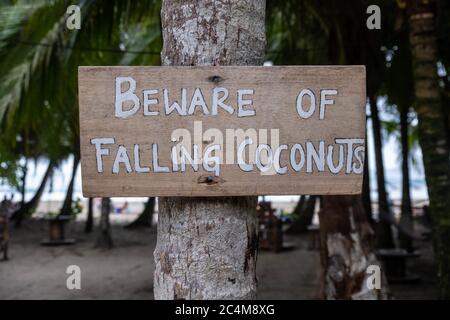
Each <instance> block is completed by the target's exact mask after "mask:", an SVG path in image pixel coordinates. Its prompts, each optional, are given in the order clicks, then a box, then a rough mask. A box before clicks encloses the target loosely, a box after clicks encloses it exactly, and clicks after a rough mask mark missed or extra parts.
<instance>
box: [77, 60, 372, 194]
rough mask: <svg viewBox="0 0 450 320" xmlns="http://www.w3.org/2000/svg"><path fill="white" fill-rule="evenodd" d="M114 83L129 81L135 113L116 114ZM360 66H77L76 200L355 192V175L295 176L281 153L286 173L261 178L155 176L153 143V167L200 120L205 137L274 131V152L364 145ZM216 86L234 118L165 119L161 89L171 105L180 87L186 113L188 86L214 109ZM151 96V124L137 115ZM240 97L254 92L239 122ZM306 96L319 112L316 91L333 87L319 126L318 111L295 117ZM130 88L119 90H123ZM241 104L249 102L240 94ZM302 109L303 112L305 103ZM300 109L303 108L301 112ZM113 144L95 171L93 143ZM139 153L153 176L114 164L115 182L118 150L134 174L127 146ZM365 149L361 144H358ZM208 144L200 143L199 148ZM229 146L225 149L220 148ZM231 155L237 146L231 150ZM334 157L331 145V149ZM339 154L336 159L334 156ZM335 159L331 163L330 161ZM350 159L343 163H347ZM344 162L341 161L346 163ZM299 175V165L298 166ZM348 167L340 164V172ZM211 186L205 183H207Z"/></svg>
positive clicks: (230, 170)
mask: <svg viewBox="0 0 450 320" xmlns="http://www.w3.org/2000/svg"><path fill="white" fill-rule="evenodd" d="M117 77H132V78H133V79H134V80H136V84H137V86H136V90H135V93H136V95H137V96H138V97H139V99H140V103H141V107H140V109H139V111H138V112H137V113H136V114H134V115H132V116H130V117H128V118H118V117H116V116H115V109H114V108H115V91H116V84H115V81H116V78H117ZM365 77H366V75H365V68H364V67H363V66H286V67H80V68H79V72H78V81H79V104H80V146H81V165H82V184H83V195H84V196H86V197H106V196H115V197H121V196H123V197H125V196H127V197H128V196H241V195H290V194H292V195H299V194H310V195H328V194H335V195H340V194H359V193H361V186H362V174H361V173H358V174H357V173H355V172H350V173H346V172H345V170H341V171H340V172H339V173H337V174H333V173H331V172H330V171H329V170H325V171H324V172H319V171H318V170H317V167H316V166H313V168H314V171H313V172H312V173H308V172H306V170H305V168H304V169H302V170H300V171H299V172H296V171H294V170H293V169H292V167H291V166H290V165H289V151H287V152H282V154H281V158H280V163H281V164H282V165H287V167H288V172H287V173H286V174H283V175H281V174H275V175H263V174H261V172H259V171H258V170H255V171H252V172H243V171H242V170H241V169H240V168H239V166H238V165H237V164H222V165H221V166H220V175H219V176H218V177H214V175H213V174H211V172H206V171H205V170H203V168H202V167H201V166H200V169H199V170H198V171H197V172H194V171H193V170H192V169H191V168H190V166H189V165H188V166H187V170H186V172H182V173H181V172H170V173H161V172H158V173H155V172H153V168H152V151H151V146H152V144H153V143H157V144H158V148H159V150H158V151H159V163H160V165H164V166H169V167H170V168H171V158H170V154H171V149H170V148H171V147H172V145H173V143H172V142H171V133H172V132H173V131H174V130H175V129H179V128H185V129H187V130H189V131H190V132H191V133H192V132H193V128H194V121H201V122H202V128H203V132H205V131H206V130H208V129H211V128H217V129H220V130H221V131H222V132H223V134H224V137H225V130H226V129H237V128H242V129H244V130H247V129H248V128H254V129H256V130H259V129H268V131H269V144H270V129H279V142H280V144H287V145H288V146H289V148H291V147H292V146H293V145H294V144H296V143H298V144H301V145H303V146H305V143H307V142H312V143H313V144H315V145H316V146H318V142H319V141H321V140H323V141H324V142H325V147H327V146H328V145H333V144H335V142H336V141H335V139H337V138H358V139H364V138H365V98H366V93H365V86H366V84H365V83H366V82H365ZM215 87H224V88H227V90H228V91H229V97H228V99H227V100H226V103H227V104H229V105H231V106H233V107H234V109H235V111H234V113H233V114H229V113H227V112H225V111H224V110H223V109H219V112H218V114H217V115H214V116H213V115H211V114H208V115H205V114H203V113H202V112H201V110H202V108H201V107H197V108H196V109H195V113H194V114H193V115H187V116H180V115H178V114H174V113H172V114H169V115H165V113H164V106H163V104H164V99H163V94H162V89H164V88H165V89H168V92H169V96H170V99H171V100H174V99H176V100H179V99H180V92H181V88H186V89H187V92H188V93H187V96H188V99H187V101H188V107H189V103H190V99H191V97H192V94H193V92H194V90H195V88H200V89H201V91H202V93H203V96H204V98H205V102H206V104H207V105H208V107H209V111H211V92H212V90H213V88H215ZM148 89H158V90H159V92H158V94H155V95H154V96H153V97H154V98H158V100H159V104H158V105H155V106H151V110H155V111H159V112H160V114H159V115H158V116H144V114H143V107H142V104H143V96H142V92H143V90H148ZM238 89H253V90H254V94H253V96H252V106H251V107H250V109H252V110H255V112H256V114H255V116H252V117H238V116H237V111H236V109H237V106H236V100H237V99H236V93H237V90H238ZM303 89H310V90H311V91H312V92H314V93H315V96H316V99H317V101H316V103H317V104H319V98H320V91H321V90H323V89H336V90H337V92H338V94H337V95H336V96H335V98H334V100H335V101H334V105H328V106H326V113H325V118H324V119H322V120H321V119H319V105H317V108H316V112H315V113H314V114H313V115H312V116H311V117H310V118H308V119H302V118H301V117H300V116H299V114H298V112H297V108H296V100H297V96H298V94H299V93H300V91H301V90H303ZM125 90H127V88H126V87H123V88H122V91H125ZM247 97H248V96H247ZM308 101H309V100H306V101H305V105H306V106H307V105H308ZM305 109H307V108H305ZM109 137H113V138H114V139H115V144H114V145H108V146H106V145H105V146H104V148H107V149H109V153H110V154H109V155H107V156H103V157H102V159H103V167H104V170H103V172H102V173H99V172H97V160H96V148H95V145H93V144H92V143H91V139H94V138H109ZM134 144H139V145H140V146H141V151H140V156H141V164H142V165H144V164H145V165H149V167H150V172H145V173H137V172H135V171H134V170H133V172H131V173H127V172H126V170H125V166H123V165H121V166H120V172H119V173H118V174H116V173H113V172H112V166H113V162H114V159H115V155H116V152H117V148H118V146H119V145H123V146H125V147H126V148H127V151H128V155H129V157H130V161H131V164H132V166H133V169H134V155H133V146H134ZM362 145H363V146H364V144H362ZM207 146H208V143H207V142H204V146H203V147H204V148H205V147H207ZM225 148H226V146H225ZM235 149H237V146H235ZM336 149H337V147H336ZM337 153H338V152H336V154H337ZM336 154H334V156H333V160H334V161H335V163H337V162H338V160H339V159H338V158H337V155H336ZM346 159H347V156H346V157H345V160H346ZM344 162H345V161H344ZM305 167H306V165H305ZM344 167H345V166H344ZM211 176H212V178H213V180H212V181H211V180H210V179H208V177H211Z"/></svg>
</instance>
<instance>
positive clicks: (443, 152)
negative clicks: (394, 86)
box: [407, 0, 450, 299]
mask: <svg viewBox="0 0 450 320" xmlns="http://www.w3.org/2000/svg"><path fill="white" fill-rule="evenodd" d="M434 4H435V1H421V0H408V1H407V11H408V16H409V32H410V34H409V38H410V45H411V49H412V60H413V71H414V87H415V96H416V99H415V110H416V112H417V116H418V119H419V127H418V128H419V142H420V146H421V148H422V152H423V162H424V167H425V176H426V182H427V186H428V195H429V200H430V212H431V216H432V220H433V229H434V230H433V231H434V232H433V237H434V245H435V248H434V251H435V256H436V264H437V269H438V277H439V287H440V296H441V298H443V299H450V246H449V245H448V244H449V242H450V223H449V221H450V203H449V201H450V200H449V199H450V192H449V190H450V189H449V187H450V186H449V179H450V174H449V173H450V164H449V146H448V141H447V131H446V130H447V123H446V118H445V116H444V113H443V106H442V100H441V92H440V87H439V82H438V74H437V66H436V65H437V61H438V59H437V44H436V30H435V23H436V22H435V10H434Z"/></svg>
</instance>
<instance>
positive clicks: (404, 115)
mask: <svg viewBox="0 0 450 320" xmlns="http://www.w3.org/2000/svg"><path fill="white" fill-rule="evenodd" d="M400 139H401V145H402V216H401V220H400V225H401V226H402V228H401V229H400V233H399V236H400V247H401V248H403V249H405V250H407V251H410V252H411V251H413V245H412V239H411V237H410V236H409V235H408V234H405V233H404V232H402V231H401V230H402V229H407V230H410V231H412V229H413V223H412V207H411V193H410V183H409V163H408V161H409V134H408V108H407V107H400Z"/></svg>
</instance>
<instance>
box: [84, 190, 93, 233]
mask: <svg viewBox="0 0 450 320" xmlns="http://www.w3.org/2000/svg"><path fill="white" fill-rule="evenodd" d="M93 226H94V198H89V199H88V212H87V219H86V224H85V226H84V232H85V233H91V232H92V227H93Z"/></svg>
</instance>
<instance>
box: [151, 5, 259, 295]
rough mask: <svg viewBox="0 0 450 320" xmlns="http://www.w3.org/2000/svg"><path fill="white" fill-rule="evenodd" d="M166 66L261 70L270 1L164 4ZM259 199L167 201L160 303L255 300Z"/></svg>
mask: <svg viewBox="0 0 450 320" xmlns="http://www.w3.org/2000/svg"><path fill="white" fill-rule="evenodd" d="M161 20H162V29H163V40H164V45H163V51H162V53H161V60H162V63H163V65H182V66H183V65H184V66H195V65H262V64H263V62H264V51H265V44H266V42H265V0H254V1H238V0H228V1H226V2H225V1H206V0H195V1H194V0H186V1H183V2H179V1H174V0H165V1H163V4H162V11H161ZM256 204H257V198H256V197H232V198H160V199H159V217H158V241H157V246H156V250H155V253H154V257H155V263H156V271H155V279H154V293H155V299H253V298H255V297H256V256H257V247H258V221H257V217H256Z"/></svg>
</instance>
